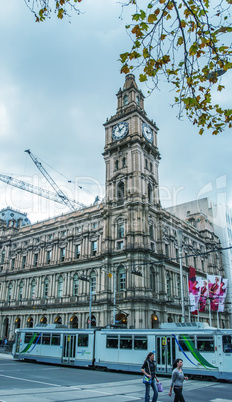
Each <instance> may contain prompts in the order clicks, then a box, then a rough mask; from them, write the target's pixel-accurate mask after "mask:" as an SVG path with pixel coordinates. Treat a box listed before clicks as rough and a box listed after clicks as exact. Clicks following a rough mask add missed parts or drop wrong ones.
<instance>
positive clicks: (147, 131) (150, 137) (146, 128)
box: [143, 123, 153, 142]
mask: <svg viewBox="0 0 232 402" xmlns="http://www.w3.org/2000/svg"><path fill="white" fill-rule="evenodd" d="M143 135H144V137H145V138H146V140H148V141H149V142H152V141H153V134H152V131H151V128H150V127H149V126H148V125H147V124H145V123H143Z"/></svg>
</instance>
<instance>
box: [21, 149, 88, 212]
mask: <svg viewBox="0 0 232 402" xmlns="http://www.w3.org/2000/svg"><path fill="white" fill-rule="evenodd" d="M25 152H26V153H28V155H29V156H30V157H31V159H32V160H33V162H34V164H35V165H36V167H37V168H38V169H39V170H40V172H41V173H42V175H43V176H44V177H45V179H46V180H47V181H48V183H49V184H50V185H51V186H52V188H53V189H54V190H55V192H56V194H57V196H58V197H60V199H61V200H62V203H63V204H66V205H67V206H68V207H69V208H70V209H71V210H72V211H75V210H76V209H77V208H76V206H75V204H76V203H75V201H74V202H73V201H70V200H69V199H68V197H67V196H66V195H65V194H64V193H63V191H62V190H61V189H60V188H59V187H58V186H57V184H56V183H55V181H54V180H53V179H52V177H51V176H50V175H49V174H48V172H47V171H46V169H45V168H44V167H43V165H42V163H41V162H39V161H38V159H37V158H36V156H35V155H33V153H32V152H31V151H30V149H26V150H25ZM78 204H79V205H81V206H82V207H85V205H83V204H80V203H78Z"/></svg>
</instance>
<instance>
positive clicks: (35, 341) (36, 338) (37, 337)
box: [33, 334, 42, 345]
mask: <svg viewBox="0 0 232 402" xmlns="http://www.w3.org/2000/svg"><path fill="white" fill-rule="evenodd" d="M41 335H42V334H38V335H36V336H35V339H34V340H33V343H37V345H38V344H39V343H41Z"/></svg>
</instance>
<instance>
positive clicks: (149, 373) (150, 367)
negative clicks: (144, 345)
mask: <svg viewBox="0 0 232 402" xmlns="http://www.w3.org/2000/svg"><path fill="white" fill-rule="evenodd" d="M154 358H155V356H154V353H153V352H150V353H148V355H147V357H146V359H145V360H144V363H143V365H142V367H141V371H142V372H143V374H144V375H145V376H146V377H148V378H151V382H150V383H149V382H148V383H146V384H145V386H146V389H145V402H149V401H150V389H151V387H152V389H153V391H154V394H153V398H152V402H156V401H157V399H158V389H157V385H156V383H155V379H156V382H159V380H158V378H157V376H156V373H155V362H154Z"/></svg>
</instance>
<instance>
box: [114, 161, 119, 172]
mask: <svg viewBox="0 0 232 402" xmlns="http://www.w3.org/2000/svg"><path fill="white" fill-rule="evenodd" d="M118 167H119V165H118V159H116V161H115V170H118Z"/></svg>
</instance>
